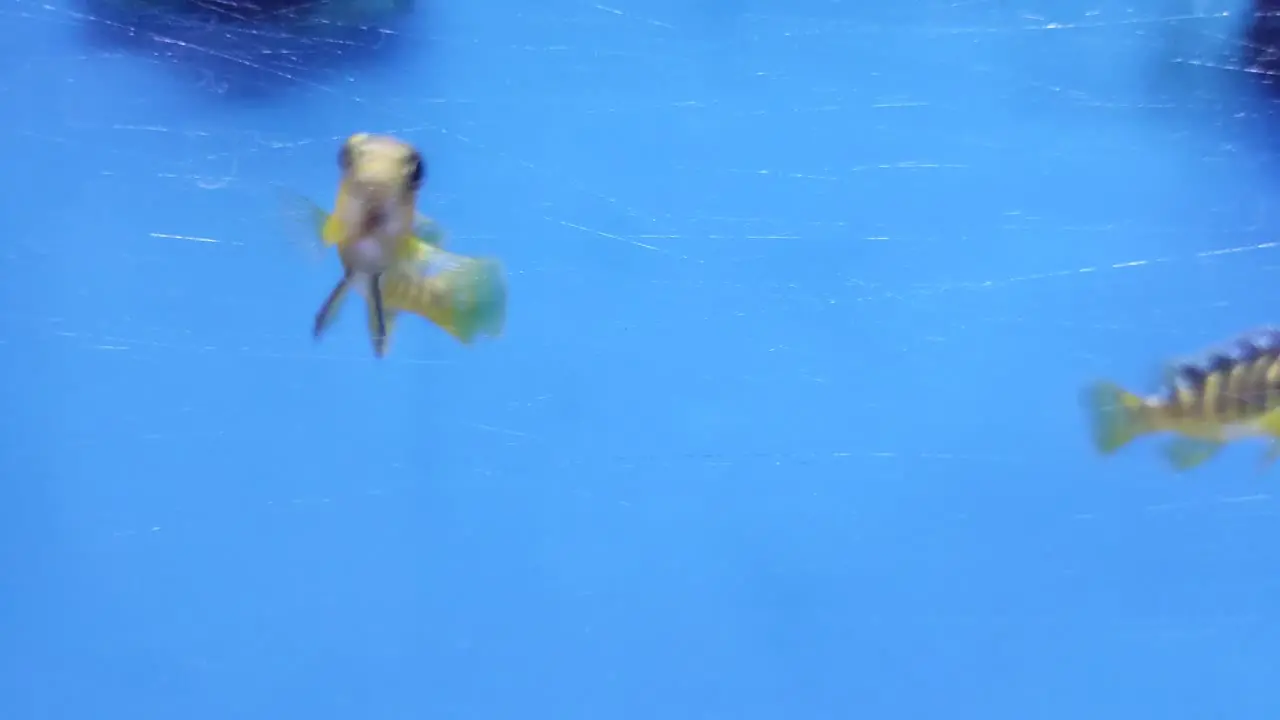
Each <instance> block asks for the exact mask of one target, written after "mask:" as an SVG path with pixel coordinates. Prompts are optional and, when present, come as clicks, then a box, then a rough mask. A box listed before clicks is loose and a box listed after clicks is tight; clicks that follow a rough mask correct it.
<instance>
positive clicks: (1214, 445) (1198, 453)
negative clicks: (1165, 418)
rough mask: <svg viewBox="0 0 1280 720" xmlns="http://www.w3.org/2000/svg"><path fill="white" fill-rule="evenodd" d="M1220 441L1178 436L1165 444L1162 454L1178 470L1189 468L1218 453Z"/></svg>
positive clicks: (1220, 445)
mask: <svg viewBox="0 0 1280 720" xmlns="http://www.w3.org/2000/svg"><path fill="white" fill-rule="evenodd" d="M1221 449H1222V443H1221V442H1218V441H1216V440H1193V439H1190V438H1178V439H1177V440H1173V441H1171V442H1170V443H1169V444H1168V445H1167V446H1165V450H1164V454H1165V458H1166V459H1168V461H1169V464H1170V465H1172V466H1173V467H1174V468H1175V469H1176V470H1178V471H1179V472H1182V471H1185V470H1190V469H1192V468H1194V467H1196V466H1198V465H1200V464H1202V463H1204V462H1205V461H1206V460H1208V459H1209V458H1212V457H1213V456H1214V455H1217V454H1218V451H1219V450H1221Z"/></svg>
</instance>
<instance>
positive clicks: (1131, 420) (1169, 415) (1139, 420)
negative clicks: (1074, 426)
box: [1083, 328, 1280, 470]
mask: <svg viewBox="0 0 1280 720" xmlns="http://www.w3.org/2000/svg"><path fill="white" fill-rule="evenodd" d="M1233 346H1234V347H1232V348H1231V349H1230V350H1226V351H1223V350H1217V351H1213V352H1210V353H1208V354H1207V357H1206V359H1205V360H1203V361H1201V362H1183V363H1175V364H1173V365H1171V366H1170V367H1169V369H1168V370H1167V373H1166V374H1167V378H1166V382H1165V383H1164V387H1163V388H1162V389H1161V391H1160V392H1159V393H1158V394H1156V395H1152V396H1149V397H1142V396H1139V395H1136V394H1134V393H1132V392H1129V391H1128V390H1125V389H1124V388H1121V387H1120V386H1118V385H1116V384H1114V383H1111V382H1107V381H1099V382H1096V383H1094V384H1093V385H1091V386H1090V387H1089V388H1088V390H1087V391H1086V392H1085V394H1084V398H1083V400H1084V404H1085V407H1086V410H1087V411H1088V413H1089V414H1090V416H1091V420H1092V429H1093V439H1094V444H1095V446H1096V447H1097V449H1098V451H1099V452H1101V453H1103V454H1104V455H1110V454H1111V453H1114V452H1116V451H1117V450H1119V449H1120V448H1122V447H1124V446H1125V445H1127V444H1128V443H1129V442H1131V441H1133V440H1134V439H1136V438H1139V437H1142V436H1145V435H1150V434H1154V433H1161V432H1167V433H1172V434H1174V435H1176V436H1178V437H1176V438H1175V439H1174V440H1173V441H1172V442H1171V443H1169V445H1168V446H1167V447H1166V450H1165V456H1166V458H1167V460H1168V461H1169V462H1170V464H1171V465H1173V467H1174V468H1176V469H1178V470H1189V469H1191V468H1193V467H1196V466H1197V465H1200V464H1201V463H1203V462H1205V461H1206V460H1208V459H1209V458H1211V457H1213V456H1214V455H1215V454H1217V452H1218V451H1219V450H1220V449H1221V448H1222V447H1223V446H1224V445H1226V444H1227V443H1229V442H1232V441H1235V440H1242V439H1245V438H1265V439H1268V440H1270V447H1269V449H1268V450H1267V453H1266V454H1265V455H1264V456H1263V458H1262V465H1263V466H1264V467H1265V466H1266V465H1269V464H1270V463H1271V462H1273V461H1274V460H1275V459H1276V458H1277V457H1280V329H1271V328H1266V329H1263V330H1260V331H1255V332H1251V333H1248V334H1246V335H1244V336H1241V337H1240V338H1238V339H1237V340H1236V341H1235V342H1234V343H1233Z"/></svg>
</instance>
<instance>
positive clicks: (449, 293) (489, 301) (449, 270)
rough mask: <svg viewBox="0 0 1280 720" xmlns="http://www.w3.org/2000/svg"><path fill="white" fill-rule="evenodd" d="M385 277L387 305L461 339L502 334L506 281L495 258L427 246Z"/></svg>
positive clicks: (465, 340)
mask: <svg viewBox="0 0 1280 720" xmlns="http://www.w3.org/2000/svg"><path fill="white" fill-rule="evenodd" d="M421 247H422V248H424V249H425V248H427V247H428V246H425V245H424V246H421ZM383 279H384V283H383V292H384V299H385V300H386V301H387V304H388V306H389V307H391V308H393V309H396V310H404V311H406V312H411V313H414V314H415V315H419V316H421V317H424V318H426V319H427V320H430V321H431V322H433V323H435V324H436V325H439V326H440V327H441V328H442V329H443V330H444V331H445V332H448V333H449V334H450V335H452V336H453V337H454V338H456V339H457V340H458V341H459V342H462V343H464V344H470V343H471V342H473V341H474V340H475V339H476V338H478V337H480V336H491V337H496V336H498V335H501V334H502V331H503V328H504V326H505V325H506V318H507V284H506V279H505V278H504V277H503V273H502V266H501V265H499V264H498V262H497V261H496V260H490V259H487V258H470V257H466V256H463V255H458V254H456V253H451V252H447V251H444V250H438V249H435V248H431V249H430V252H428V253H426V255H425V259H424V260H423V261H422V262H419V263H414V264H413V265H411V266H408V265H406V266H401V267H400V268H398V269H397V271H393V272H390V273H388V274H387V275H385V276H384V278H383Z"/></svg>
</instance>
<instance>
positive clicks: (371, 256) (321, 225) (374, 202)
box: [307, 133, 506, 357]
mask: <svg viewBox="0 0 1280 720" xmlns="http://www.w3.org/2000/svg"><path fill="white" fill-rule="evenodd" d="M338 168H339V170H340V171H341V180H340V182H339V185H338V193H337V198H336V200H335V202H334V209H333V212H332V213H329V212H325V211H324V210H322V209H320V208H319V207H316V206H315V205H314V204H310V203H309V202H308V203H307V209H308V211H309V212H308V214H309V216H310V217H311V218H312V220H313V222H314V223H315V226H316V235H317V236H318V238H319V240H320V244H321V245H322V247H324V248H330V247H333V248H336V249H337V251H338V257H339V259H340V260H341V263H342V270H343V276H342V278H341V279H340V280H339V281H338V283H337V284H336V285H335V286H334V288H333V290H332V291H331V292H330V293H329V296H328V297H327V298H326V299H325V301H324V303H323V304H322V305H321V307H320V310H319V311H318V312H317V313H316V317H315V324H314V327H313V335H314V337H315V338H316V339H317V340H318V339H319V338H320V337H321V336H322V335H323V334H324V332H325V331H326V330H327V329H328V328H329V327H331V326H332V324H333V322H334V320H335V319H336V318H337V314H338V310H339V309H340V308H341V307H342V305H343V302H344V301H345V299H346V296H347V295H348V294H349V293H350V291H351V290H352V289H353V288H354V289H357V290H358V291H359V293H360V294H361V295H363V296H364V298H365V301H366V303H365V304H366V308H367V316H368V326H369V336H370V340H371V341H372V343H373V349H374V354H375V355H376V356H378V357H382V356H384V355H385V354H386V351H387V345H388V342H389V338H390V335H391V331H392V329H393V327H394V325H395V322H396V319H397V317H398V316H399V314H401V313H403V312H408V313H411V314H416V315H419V316H421V317H423V318H426V319H427V320H430V321H431V322H434V323H436V324H437V325H439V326H440V327H441V328H443V329H444V330H446V331H447V332H449V333H450V334H451V335H453V336H454V337H455V338H457V339H458V340H460V341H461V342H464V343H470V342H471V341H472V340H473V339H474V338H476V337H477V336H479V335H485V334H487V335H498V334H500V333H501V331H502V327H503V324H504V322H505V314H506V285H505V280H504V278H503V275H502V271H501V268H500V266H499V265H498V264H497V263H496V262H495V261H493V260H487V259H477V258H468V257H465V256H462V255H458V254H456V253H450V252H447V251H446V250H444V249H443V247H442V245H443V233H442V232H441V231H440V229H439V227H438V226H437V225H436V224H435V223H434V222H433V221H431V220H429V219H427V218H426V217H424V216H422V215H420V214H419V213H418V212H417V210H416V206H417V199H418V191H419V190H420V189H421V186H422V182H423V180H424V178H425V175H426V164H425V161H424V160H423V159H422V156H421V154H420V153H419V152H418V151H417V150H416V149H415V148H414V147H413V146H412V145H409V144H408V143H405V142H404V141H401V140H399V139H396V138H393V137H389V136H385V135H370V134H365V133H358V134H356V135H352V136H351V137H350V138H348V139H347V140H346V141H345V142H344V143H343V145H342V147H341V149H340V150H339V153H338Z"/></svg>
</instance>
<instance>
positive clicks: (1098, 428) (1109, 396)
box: [1083, 381, 1150, 455]
mask: <svg viewBox="0 0 1280 720" xmlns="http://www.w3.org/2000/svg"><path fill="white" fill-rule="evenodd" d="M1083 400H1084V406H1085V409H1086V411H1087V412H1088V413H1089V415H1090V421H1091V424H1092V430H1093V443H1094V446H1095V447H1097V449H1098V452H1100V453H1102V454H1104V455H1110V454H1111V453H1113V452H1115V451H1117V450H1119V449H1120V448H1122V447H1124V446H1125V445H1128V444H1129V443H1130V442H1131V441H1132V440H1133V439H1134V438H1136V437H1138V436H1139V435H1142V434H1144V433H1146V432H1149V430H1150V428H1149V427H1148V424H1147V422H1146V420H1145V418H1144V417H1143V412H1142V410H1143V408H1144V404H1143V402H1142V398H1140V397H1138V396H1137V395H1134V394H1133V393H1131V392H1129V391H1127V390H1125V389H1124V388H1122V387H1120V386H1119V385H1116V384H1115V383H1110V382H1105V381H1102V382H1097V383H1094V384H1093V385H1091V386H1089V388H1088V389H1087V390H1086V391H1085V393H1084V398H1083Z"/></svg>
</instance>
